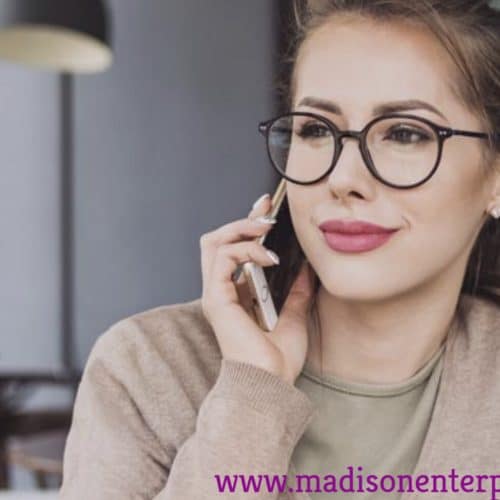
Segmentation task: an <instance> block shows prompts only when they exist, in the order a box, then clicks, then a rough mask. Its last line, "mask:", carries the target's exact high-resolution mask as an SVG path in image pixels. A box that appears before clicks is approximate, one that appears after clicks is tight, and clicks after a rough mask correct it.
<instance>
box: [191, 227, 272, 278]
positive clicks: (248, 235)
mask: <svg viewBox="0 0 500 500" xmlns="http://www.w3.org/2000/svg"><path fill="white" fill-rule="evenodd" d="M272 225H273V223H272V222H269V221H267V222H266V221H259V219H249V218H245V219H239V220H236V221H233V222H230V223H228V224H225V225H223V226H221V227H220V228H218V229H216V230H215V231H211V232H209V233H205V234H203V235H202V237H201V238H200V250H201V271H202V279H203V281H206V280H207V279H208V276H209V275H210V273H211V269H212V263H213V259H214V256H215V252H216V251H217V248H219V247H220V246H222V245H227V244H229V243H236V242H239V241H241V240H244V241H246V240H255V239H257V238H259V237H260V236H262V235H263V234H266V233H267V232H268V231H269V230H270V229H271V227H272Z"/></svg>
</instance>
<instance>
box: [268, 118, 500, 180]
mask: <svg viewBox="0 0 500 500" xmlns="http://www.w3.org/2000/svg"><path fill="white" fill-rule="evenodd" d="M259 131H260V132H261V133H262V134H263V135H264V136H265V138H266V143H267V152H268V155H269V158H270V160H271V163H272V165H273V166H274V168H275V169H276V170H277V172H278V173H279V174H280V175H281V176H282V177H284V178H285V179H287V180H289V181H290V182H294V183H296V184H314V183H316V182H319V181H321V180H322V179H323V178H324V177H326V176H327V175H329V174H330V172H331V171H332V170H333V168H334V167H335V165H336V163H337V161H338V159H339V157H340V154H341V153H342V148H343V147H344V144H343V141H342V140H343V138H344V137H353V138H355V139H358V141H359V149H360V152H361V156H362V157H363V160H364V162H365V165H366V166H367V168H368V170H369V171H370V173H371V174H372V175H373V176H374V177H375V178H376V179H378V180H379V181H380V182H382V183H383V184H385V185H387V186H391V187H394V188H398V189H409V188H413V187H417V186H419V185H421V184H423V183H424V182H426V181H428V180H429V179H430V178H431V177H432V176H433V175H434V173H435V172H436V170H437V168H438V166H439V163H440V161H441V156H442V151H443V143H444V141H445V140H446V139H449V138H450V137H452V136H453V135H461V136H466V137H475V138H481V139H487V138H488V134H485V133H482V132H471V131H466V130H454V129H451V128H448V127H441V126H439V125H437V124H435V123H433V122H431V121H430V120H427V119H425V118H421V117H420V116H415V115H409V114H388V115H383V116H379V117H377V118H375V119H373V120H371V121H370V122H369V123H368V124H367V125H366V126H365V127H364V128H363V130H361V131H359V132H357V131H354V130H340V129H339V128H338V127H337V126H336V125H335V124H334V123H332V122H331V121H330V120H328V119H327V118H325V117H323V116H320V115H317V114H314V113H308V112H292V113H287V114H284V115H280V116H278V117H275V118H271V119H270V120H267V121H264V122H261V123H259ZM494 136H495V137H499V136H500V134H494Z"/></svg>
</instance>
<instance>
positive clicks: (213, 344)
mask: <svg viewBox="0 0 500 500" xmlns="http://www.w3.org/2000/svg"><path fill="white" fill-rule="evenodd" d="M220 361H221V353H220V349H219V346H218V343H217V339H216V337H215V334H214V332H213V329H212V328H211V326H210V324H209V323H208V321H207V320H206V318H205V316H204V314H203V311H202V309H201V299H196V300H192V301H188V302H179V303H175V304H168V305H162V306H159V307H155V308H151V309H148V310H144V311H141V312H138V313H135V314H132V315H130V316H128V317H125V318H123V319H120V320H119V321H117V322H115V323H114V324H112V325H111V326H110V327H109V328H108V329H107V330H106V331H105V332H103V333H102V334H101V335H100V336H99V337H98V339H97V341H96V342H95V344H94V346H93V348H92V351H91V353H90V356H89V358H88V361H87V365H91V364H95V363H96V362H97V363H99V364H102V365H105V367H106V369H107V370H108V371H109V372H111V373H112V374H113V375H114V376H115V378H116V379H117V380H119V381H121V382H123V383H125V384H126V383H127V382H128V383H129V385H131V386H132V385H133V386H136V387H137V389H138V390H140V388H142V389H144V388H147V390H148V392H149V393H150V394H153V393H156V394H164V393H165V391H168V388H169V384H172V383H180V382H182V381H184V385H187V390H188V391H189V390H191V389H192V388H194V389H193V390H196V388H198V389H199V391H198V392H199V394H195V395H193V396H194V397H195V398H197V397H196V396H198V397H199V398H202V397H203V395H204V391H205V390H206V389H207V388H208V387H209V386H210V385H211V383H213V382H214V380H215V378H216V377H217V374H218V371H219V369H220Z"/></svg>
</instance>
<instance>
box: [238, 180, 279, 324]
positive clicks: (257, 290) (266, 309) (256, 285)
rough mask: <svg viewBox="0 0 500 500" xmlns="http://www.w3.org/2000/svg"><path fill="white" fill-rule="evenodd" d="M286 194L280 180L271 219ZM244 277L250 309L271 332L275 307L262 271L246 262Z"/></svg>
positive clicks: (260, 239) (262, 239) (273, 202)
mask: <svg viewBox="0 0 500 500" xmlns="http://www.w3.org/2000/svg"><path fill="white" fill-rule="evenodd" d="M285 194H286V180H285V179H281V181H280V183H279V184H278V187H277V189H276V191H275V193H274V195H273V197H272V200H271V207H272V208H271V211H270V212H269V213H268V215H270V216H271V217H276V215H277V214H278V211H279V209H280V206H281V204H282V202H283V200H284V198H285ZM265 237H266V235H264V236H261V237H260V238H259V243H261V244H263V243H264V240H265ZM241 270H242V271H243V273H244V275H245V280H246V283H247V286H248V289H249V292H250V296H251V300H252V307H253V311H254V314H255V317H256V318H257V321H258V323H259V325H260V327H261V328H262V329H263V330H265V331H268V332H270V331H272V330H273V329H274V327H275V325H276V322H277V321H278V315H277V313H276V307H275V305H274V301H273V297H272V295H271V292H270V289H269V284H268V282H267V279H266V276H265V274H264V270H263V269H262V267H261V266H258V265H257V264H255V263H254V262H246V263H245V264H243V265H242V266H241ZM238 276H239V270H238V272H237V273H236V278H235V281H236V280H237V279H238Z"/></svg>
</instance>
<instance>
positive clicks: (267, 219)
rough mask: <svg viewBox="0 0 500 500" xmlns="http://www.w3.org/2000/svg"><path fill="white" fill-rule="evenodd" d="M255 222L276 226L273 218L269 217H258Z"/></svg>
mask: <svg viewBox="0 0 500 500" xmlns="http://www.w3.org/2000/svg"><path fill="white" fill-rule="evenodd" d="M254 221H255V222H258V223H259V224H276V218H275V217H269V215H261V216H260V217H255V219H254Z"/></svg>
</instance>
